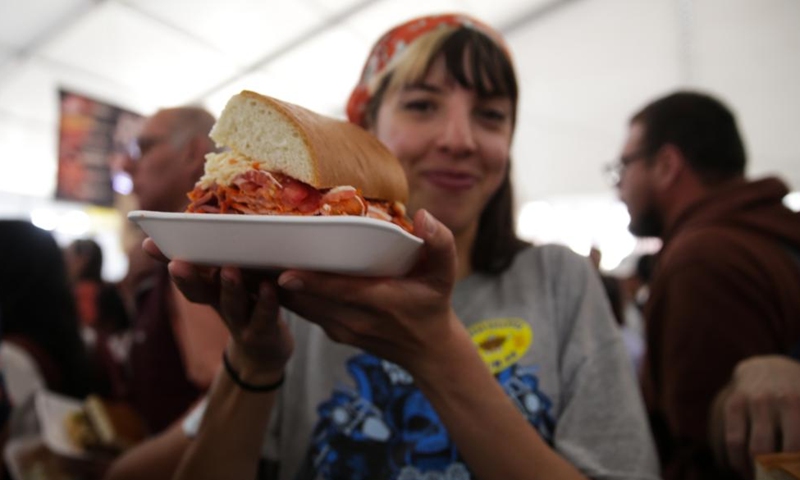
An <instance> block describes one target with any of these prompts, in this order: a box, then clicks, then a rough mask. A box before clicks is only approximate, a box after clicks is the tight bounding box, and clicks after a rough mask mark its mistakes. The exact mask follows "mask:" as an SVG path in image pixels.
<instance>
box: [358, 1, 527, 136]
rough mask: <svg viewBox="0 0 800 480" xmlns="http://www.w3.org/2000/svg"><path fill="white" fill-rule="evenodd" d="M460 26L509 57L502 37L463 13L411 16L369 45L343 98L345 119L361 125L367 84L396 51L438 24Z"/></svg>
mask: <svg viewBox="0 0 800 480" xmlns="http://www.w3.org/2000/svg"><path fill="white" fill-rule="evenodd" d="M443 26H444V27H448V26H460V27H467V28H474V29H475V30H478V31H479V32H481V33H483V34H484V35H486V36H488V37H489V38H491V39H492V40H494V41H495V43H497V44H498V45H499V46H500V48H501V49H503V50H504V51H505V52H506V54H508V56H509V58H511V55H510V53H509V49H508V46H507V45H506V43H505V41H503V37H502V36H501V35H500V33H499V32H497V31H496V30H495V29H493V28H492V27H490V26H488V25H486V24H485V23H483V22H481V21H480V20H477V19H475V18H472V17H469V16H467V15H463V14H445V15H433V16H428V17H420V18H415V19H413V20H409V21H407V22H405V23H403V24H401V25H398V26H396V27H394V28H393V29H391V30H389V31H388V32H387V33H386V34H385V35H383V36H382V37H381V38H380V39H379V40H378V41H377V43H375V46H373V47H372V51H370V54H369V57H367V63H366V64H365V65H364V69H363V70H362V71H361V79H360V80H359V81H358V85H356V87H355V88H354V89H353V92H352V93H351V94H350V99H349V100H348V101H347V118H348V119H349V120H350V122H352V123H355V124H357V125H362V126H363V125H364V114H365V113H366V109H367V104H368V103H369V100H370V92H369V83H370V81H371V80H372V79H373V78H374V77H375V76H376V75H378V74H380V73H381V72H383V69H384V68H386V65H388V64H389V62H391V61H392V60H393V59H394V58H395V57H396V56H397V55H398V54H400V53H401V52H403V51H404V50H405V49H406V47H408V46H409V45H410V44H411V43H413V42H414V41H415V40H416V39H418V38H419V37H421V36H423V35H424V34H426V33H428V32H430V31H431V30H433V29H435V28H438V27H443Z"/></svg>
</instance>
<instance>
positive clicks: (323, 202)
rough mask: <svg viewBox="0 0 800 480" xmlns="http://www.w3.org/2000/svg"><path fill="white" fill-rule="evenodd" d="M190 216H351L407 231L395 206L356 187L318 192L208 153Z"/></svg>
mask: <svg viewBox="0 0 800 480" xmlns="http://www.w3.org/2000/svg"><path fill="white" fill-rule="evenodd" d="M188 195H189V199H190V200H191V203H190V204H189V206H188V207H187V209H186V211H187V212H189V213H231V214H256V215H309V216H315V215H316V216H327V215H352V216H362V217H370V218H377V219H380V220H386V221H389V222H392V223H394V224H396V225H398V226H400V227H401V228H403V229H405V230H406V231H408V232H411V231H412V225H411V222H410V221H409V220H408V218H407V217H406V211H405V207H404V206H403V204H401V203H400V202H386V201H379V200H372V199H366V198H364V197H363V196H362V195H361V192H359V191H358V190H357V189H356V188H355V187H352V186H338V187H334V188H330V189H323V190H318V189H316V188H314V187H313V186H311V185H308V184H307V183H304V182H301V181H299V180H297V179H294V178H292V177H290V176H288V175H284V174H282V173H279V172H269V171H267V170H263V169H262V168H261V163H260V162H258V161H256V160H252V159H249V158H247V157H245V156H243V155H241V154H237V153H235V152H231V151H228V152H223V153H210V154H208V155H207V156H206V163H205V174H204V175H203V177H202V178H201V179H200V180H199V181H198V182H197V184H196V185H195V187H194V189H193V190H192V191H191V192H189V194H188Z"/></svg>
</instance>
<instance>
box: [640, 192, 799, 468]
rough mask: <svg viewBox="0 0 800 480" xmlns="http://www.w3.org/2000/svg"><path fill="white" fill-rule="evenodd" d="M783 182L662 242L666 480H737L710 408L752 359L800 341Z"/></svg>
mask: <svg viewBox="0 0 800 480" xmlns="http://www.w3.org/2000/svg"><path fill="white" fill-rule="evenodd" d="M786 193H787V189H786V187H785V186H784V185H783V184H782V183H781V182H780V181H778V180H777V179H774V178H768V179H765V180H761V181H757V182H741V183H737V184H735V185H731V186H730V187H727V188H725V189H723V190H721V191H719V192H717V193H716V194H715V195H714V196H712V197H709V198H707V199H705V200H704V201H701V202H699V203H698V204H696V205H693V206H692V207H691V208H690V209H689V210H688V211H686V212H684V215H682V216H681V218H679V219H678V221H677V222H676V224H675V225H673V226H672V228H671V229H670V231H668V232H667V235H665V237H664V247H663V248H662V251H661V253H660V254H659V259H658V263H657V265H656V268H655V271H654V276H653V282H652V284H651V287H650V299H649V301H648V305H647V308H646V312H645V315H646V318H647V346H648V351H647V354H646V358H645V365H644V370H643V389H644V396H645V402H646V404H647V408H648V412H649V414H650V419H651V422H652V426H653V431H654V435H655V439H656V443H657V446H658V448H659V454H660V457H661V462H662V467H663V470H664V478H665V480H672V479H682V480H692V479H723V478H737V477H735V476H733V475H732V474H731V473H730V472H725V471H722V470H720V469H719V468H718V467H717V466H716V465H715V464H714V459H713V455H712V452H711V448H710V444H709V441H708V438H709V420H710V408H711V404H712V402H713V399H714V397H715V396H716V394H717V393H718V392H719V391H720V390H721V389H722V387H723V386H724V385H726V384H727V383H728V381H729V380H730V377H731V374H732V372H733V369H734V367H735V365H736V364H737V363H738V362H739V361H740V360H743V359H745V358H747V357H750V356H754V355H763V354H776V353H777V354H789V353H790V352H791V349H792V347H793V346H794V345H795V344H796V343H797V342H798V340H800V267H798V265H797V263H796V262H795V261H794V259H793V258H792V255H791V251H792V250H797V251H800V215H799V214H797V213H794V212H792V211H790V210H789V209H787V208H786V207H784V206H783V204H782V203H781V202H782V199H783V197H784V196H785V195H786Z"/></svg>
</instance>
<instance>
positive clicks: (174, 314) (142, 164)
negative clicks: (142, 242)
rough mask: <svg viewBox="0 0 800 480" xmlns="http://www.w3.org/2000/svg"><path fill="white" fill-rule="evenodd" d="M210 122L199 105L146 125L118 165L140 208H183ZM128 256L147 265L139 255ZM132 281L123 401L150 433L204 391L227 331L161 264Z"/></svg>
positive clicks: (209, 147) (167, 112) (199, 168)
mask: <svg viewBox="0 0 800 480" xmlns="http://www.w3.org/2000/svg"><path fill="white" fill-rule="evenodd" d="M214 121H215V119H214V117H213V116H212V115H211V114H210V113H209V112H207V111H206V110H204V109H202V108H198V107H178V108H169V109H163V110H159V111H158V112H156V113H155V114H154V115H153V116H151V117H149V118H148V119H147V120H146V121H145V123H144V125H143V127H142V130H141V132H140V133H139V135H138V137H137V138H136V141H135V143H134V144H133V145H132V146H131V148H130V149H129V151H128V155H127V159H126V161H125V167H124V168H125V171H126V172H128V174H129V175H130V176H131V180H132V181H133V193H134V195H135V196H136V199H137V201H138V206H139V208H141V209H143V210H153V211H159V212H182V211H184V210H185V208H186V206H187V205H188V204H189V199H188V197H187V196H186V194H187V192H189V191H191V190H192V188H193V187H194V184H195V182H197V180H199V179H200V177H201V176H202V175H203V169H204V165H205V155H206V154H207V153H209V152H211V151H213V150H214V144H213V142H212V141H211V140H210V139H209V137H208V133H209V131H210V130H211V127H212V126H213V125H214ZM139 250H141V249H139ZM131 258H132V259H133V258H139V259H140V261H147V260H149V258H147V257H146V256H144V255H138V256H137V255H132V257H131ZM132 262H133V260H132ZM132 267H133V266H132ZM136 283H137V285H136V287H135V290H136V299H135V310H136V311H135V321H134V325H133V335H132V338H133V341H132V346H131V351H130V370H131V378H130V390H131V392H130V393H131V395H130V396H131V402H132V404H133V405H134V407H135V408H136V409H137V410H138V411H139V413H141V415H142V416H143V417H144V418H145V420H146V422H147V424H148V426H149V428H150V431H151V433H153V434H155V433H158V432H160V431H161V430H163V429H164V428H166V427H167V426H169V425H170V424H171V423H172V422H174V421H175V420H177V419H178V418H179V417H180V416H181V415H182V414H183V413H184V412H185V411H186V410H188V408H189V406H190V405H191V404H192V403H193V402H194V401H195V400H196V399H197V398H198V397H199V396H200V395H201V394H202V393H203V392H204V391H205V390H206V389H207V388H208V387H209V386H210V385H211V380H212V379H213V378H214V375H215V373H216V370H217V367H218V366H219V362H220V359H221V358H222V357H221V356H222V351H223V349H224V348H225V344H226V343H227V338H228V331H227V329H226V328H225V327H224V325H223V324H222V320H221V319H220V318H219V316H218V315H217V314H216V312H215V311H214V310H213V309H212V308H210V307H208V306H205V305H197V304H192V303H190V302H189V301H188V300H186V298H185V297H184V296H183V295H181V294H180V292H179V291H178V290H177V288H175V286H174V285H173V284H172V282H171V281H170V278H169V273H168V272H167V267H166V265H165V264H162V263H160V262H157V263H155V264H153V268H152V270H151V271H150V274H149V275H144V276H143V278H141V279H140V280H139V281H137V282H136Z"/></svg>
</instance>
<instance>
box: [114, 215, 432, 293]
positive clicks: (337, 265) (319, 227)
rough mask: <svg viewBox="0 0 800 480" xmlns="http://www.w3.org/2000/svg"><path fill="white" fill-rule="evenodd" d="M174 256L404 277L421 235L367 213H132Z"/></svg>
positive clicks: (218, 262) (199, 261)
mask: <svg viewBox="0 0 800 480" xmlns="http://www.w3.org/2000/svg"><path fill="white" fill-rule="evenodd" d="M128 219H130V220H132V221H133V222H136V223H137V224H138V225H139V226H140V227H141V228H142V230H144V231H145V233H146V234H147V235H148V236H150V238H152V239H153V241H155V243H156V245H157V246H158V248H160V249H161V251H162V252H163V253H164V255H166V256H167V257H168V258H170V259H180V260H186V261H188V262H191V263H196V264H200V265H236V266H241V267H249V268H266V269H286V268H296V269H302V270H316V271H323V272H333V273H343V274H349V275H361V276H376V277H377V276H398V275H402V274H404V273H406V272H408V270H409V269H410V268H411V267H412V266H413V265H414V262H415V261H416V260H417V256H418V254H419V248H420V247H421V246H422V240H421V239H419V238H417V237H415V236H414V235H411V234H409V233H408V232H406V231H405V230H403V229H402V228H400V227H398V226H397V225H395V224H393V223H390V222H386V221H383V220H376V219H372V218H366V217H351V216H331V217H302V216H278V215H274V216H273V215H230V214H213V213H164V212H150V211H144V210H136V211H133V212H130V213H129V214H128Z"/></svg>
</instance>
